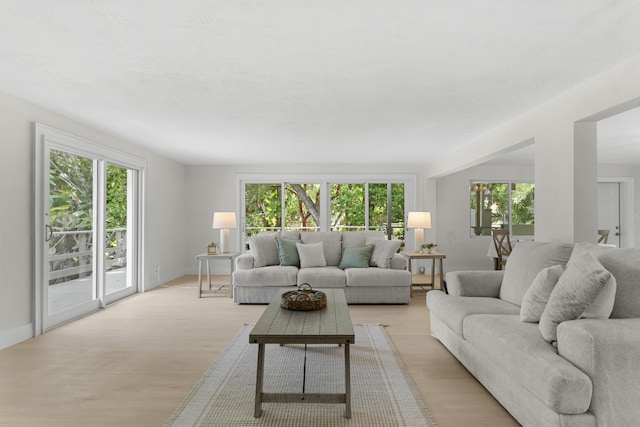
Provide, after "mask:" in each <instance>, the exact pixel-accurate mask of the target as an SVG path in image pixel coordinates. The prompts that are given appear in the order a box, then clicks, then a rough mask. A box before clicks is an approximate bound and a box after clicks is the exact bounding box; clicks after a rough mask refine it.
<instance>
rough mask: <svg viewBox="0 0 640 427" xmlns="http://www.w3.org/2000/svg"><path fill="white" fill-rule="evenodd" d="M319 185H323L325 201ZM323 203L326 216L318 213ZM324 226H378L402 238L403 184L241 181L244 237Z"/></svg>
mask: <svg viewBox="0 0 640 427" xmlns="http://www.w3.org/2000/svg"><path fill="white" fill-rule="evenodd" d="M323 188H327V191H328V193H329V195H328V200H327V199H326V198H325V196H324V195H323V194H322V193H323V192H322V189H323ZM323 203H328V205H329V215H330V218H329V219H328V221H323V218H321V212H323V210H322V206H323ZM282 218H284V221H283V220H282ZM323 224H324V225H323ZM323 227H324V229H328V230H335V231H355V230H380V231H383V232H384V233H385V234H386V235H387V237H388V238H389V237H391V238H394V239H399V240H403V239H404V184H402V183H331V184H328V185H327V186H326V187H325V186H324V185H321V184H318V183H306V184H294V183H266V184H264V183H260V184H245V235H246V237H250V236H253V235H256V234H258V233H259V232H263V231H278V230H300V231H319V230H321V229H322V228H323Z"/></svg>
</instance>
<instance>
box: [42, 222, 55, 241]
mask: <svg viewBox="0 0 640 427" xmlns="http://www.w3.org/2000/svg"><path fill="white" fill-rule="evenodd" d="M44 227H45V230H46V231H45V237H44V241H45V242H48V241H49V240H51V238H52V237H53V228H51V226H50V225H49V224H47V225H45V226H44Z"/></svg>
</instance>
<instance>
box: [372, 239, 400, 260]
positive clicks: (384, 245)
mask: <svg viewBox="0 0 640 427" xmlns="http://www.w3.org/2000/svg"><path fill="white" fill-rule="evenodd" d="M372 243H373V244H374V245H375V248H374V249H373V254H372V255H371V259H370V260H369V265H370V266H371V267H380V268H391V259H392V258H393V254H395V253H396V252H398V249H399V248H400V245H401V244H402V243H401V242H400V241H399V240H386V239H380V238H376V237H368V238H367V242H366V244H367V245H370V244H372Z"/></svg>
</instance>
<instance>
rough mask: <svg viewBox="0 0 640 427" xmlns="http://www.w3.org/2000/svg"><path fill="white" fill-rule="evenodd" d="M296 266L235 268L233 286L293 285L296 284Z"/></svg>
mask: <svg viewBox="0 0 640 427" xmlns="http://www.w3.org/2000/svg"><path fill="white" fill-rule="evenodd" d="M297 278H298V268H297V267H291V266H286V267H282V266H279V265H274V266H267V267H262V268H254V269H251V270H236V271H234V273H233V285H234V286H250V287H258V288H260V287H265V286H282V287H287V286H295V285H296V284H297V282H296V281H297Z"/></svg>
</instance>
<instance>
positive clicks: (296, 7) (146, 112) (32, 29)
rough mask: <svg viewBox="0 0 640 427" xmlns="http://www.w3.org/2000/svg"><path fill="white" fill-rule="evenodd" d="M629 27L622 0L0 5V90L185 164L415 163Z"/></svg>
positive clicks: (546, 93) (563, 83) (633, 41)
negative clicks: (296, 162) (288, 162)
mask: <svg viewBox="0 0 640 427" xmlns="http://www.w3.org/2000/svg"><path fill="white" fill-rule="evenodd" d="M639 28H640V1H638V0H617V1H616V0H563V1H551V0H542V1H529V2H523V1H507V0H483V1H477V0H437V1H436V0H429V1H424V0H402V1H400V0H350V1H343V0H342V1H336V0H324V1H314V2H312V1H307V0H270V1H256V0H217V1H214V0H164V1H158V0H135V1H132V0H110V1H89V0H84V1H82V0H57V1H38V0H0V90H2V91H5V92H8V93H11V94H13V95H16V96H18V97H20V98H24V99H27V100H29V101H32V102H34V103H36V104H39V105H43V106H45V107H48V108H51V109H53V110H55V111H58V112H60V113H61V114H64V115H66V116H69V117H72V118H74V119H76V120H78V121H80V122H83V123H86V124H88V125H90V126H93V127H95V128H98V129H101V130H104V131H106V132H109V133H111V134H113V135H115V136H118V137H121V138H124V139H126V140H128V141H131V142H133V143H135V144H138V145H140V146H144V147H146V148H149V149H151V150H154V151H156V152H159V153H161V154H163V155H166V156H168V157H171V158H173V159H176V160H178V161H180V162H183V163H185V164H247V163H266V162H270V163H273V162H275V163H282V162H287V161H291V160H293V159H295V160H296V161H299V162H301V163H394V162H395V163H407V162H410V163H421V162H423V161H426V160H433V159H434V158H437V157H438V156H440V155H443V154H444V153H446V152H447V151H449V150H451V149H453V148H454V147H456V146H459V145H461V144H463V143H465V142H468V141H469V140H471V139H473V138H474V137H476V136H478V135H480V134H482V133H485V132H487V131H489V130H491V129H493V128H495V127H496V126H498V125H500V124H502V123H504V122H505V121H507V120H509V119H511V118H513V117H515V116H517V115H519V114H521V113H523V112H525V111H527V110H528V109H530V108H532V107H533V106H535V105H537V104H540V103H542V102H544V101H545V100H548V99H550V98H552V97H554V96H556V95H558V94H560V93H562V92H564V91H566V90H567V89H568V88H571V87H573V86H575V85H577V84H579V83H581V82H583V81H585V80H588V79H589V78H591V77H593V76H595V75H597V74H599V73H601V72H603V71H606V70H607V69H609V68H611V67H613V66H615V65H617V64H619V63H621V62H623V61H624V60H625V59H627V58H629V57H631V56H636V55H638V54H640V31H639V30H638V29H639ZM636 136H637V133H636ZM615 137H616V138H621V137H622V135H616V136H615ZM620 144H621V145H622V144H624V142H622V141H621V140H620ZM283 154H284V155H283Z"/></svg>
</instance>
